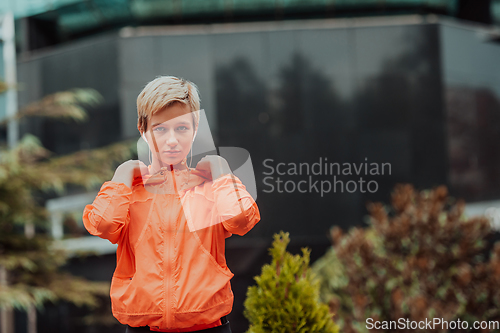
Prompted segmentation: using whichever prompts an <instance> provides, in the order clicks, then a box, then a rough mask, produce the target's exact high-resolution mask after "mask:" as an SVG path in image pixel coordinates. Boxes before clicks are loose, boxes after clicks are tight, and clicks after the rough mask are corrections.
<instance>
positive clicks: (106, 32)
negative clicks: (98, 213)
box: [0, 0, 500, 333]
mask: <svg viewBox="0 0 500 333" xmlns="http://www.w3.org/2000/svg"><path fill="white" fill-rule="evenodd" d="M0 19H1V22H2V27H1V30H0V39H1V44H0V54H2V61H0V80H1V81H4V82H7V84H8V85H9V86H8V87H10V88H8V89H7V91H6V93H4V94H2V95H1V96H0V117H4V118H5V117H7V116H8V115H12V114H15V112H16V110H17V109H21V108H23V107H25V106H27V105H30V103H33V102H36V101H38V100H41V99H42V98H44V97H45V96H47V95H50V94H54V93H56V92H59V91H67V90H69V89H73V88H92V89H94V90H95V91H97V92H98V93H99V94H100V95H102V97H103V101H102V103H100V104H98V105H96V106H93V107H89V108H88V109H87V110H88V120H87V121H86V122H78V123H77V122H60V121H58V120H55V119H50V118H36V119H25V120H23V121H20V122H10V123H9V125H8V126H4V128H3V129H2V130H1V132H0V135H1V139H2V140H3V142H4V143H5V144H9V145H11V146H13V145H15V144H16V142H17V140H19V138H21V137H22V136H23V135H24V134H26V133H30V134H32V135H35V136H36V137H38V138H39V139H40V142H41V143H42V144H43V146H44V147H45V148H47V149H48V150H50V151H52V152H54V153H55V155H56V156H65V155H67V154H73V153H76V152H79V151H82V150H89V149H98V148H102V147H106V146H108V145H110V144H113V143H116V142H121V141H124V140H132V139H137V138H138V137H139V133H138V131H137V112H136V103H135V100H136V98H137V95H138V93H139V92H140V91H141V89H142V88H143V87H144V85H145V84H146V83H147V82H149V81H150V80H152V79H153V78H155V77H156V76H158V75H174V76H180V77H184V78H186V79H188V80H191V81H193V82H195V83H196V84H197V85H198V87H199V89H200V92H201V101H202V103H201V105H202V108H203V109H205V111H206V114H207V117H208V121H209V124H210V128H211V131H212V134H213V135H214V140H215V143H216V146H227V147H230V146H234V147H242V148H245V149H246V150H248V151H249V152H250V155H251V158H252V163H253V167H254V170H255V176H256V181H257V189H258V198H257V204H258V206H259V208H260V213H261V218H262V219H261V221H260V222H259V223H258V224H257V225H256V227H255V228H254V229H253V230H251V231H250V232H249V233H248V234H247V235H245V236H244V237H239V236H237V235H234V236H232V237H231V238H229V239H227V241H226V242H227V250H226V257H227V262H228V266H229V268H230V269H231V270H232V271H233V273H234V274H235V277H234V278H233V280H232V281H231V283H232V287H233V291H234V295H235V304H234V307H233V312H232V313H231V314H230V315H229V320H230V321H231V325H232V328H233V332H243V331H245V330H246V328H247V327H248V321H247V320H246V319H245V317H244V316H243V301H244V299H245V295H246V289H247V287H248V286H249V285H252V284H253V283H254V280H253V277H254V276H255V275H257V274H259V273H260V269H261V266H262V265H263V264H264V263H266V262H268V261H269V256H268V253H267V248H268V247H269V246H270V244H271V241H272V235H273V234H274V233H275V232H278V231H280V230H285V231H287V232H290V238H291V244H290V251H292V252H298V250H299V249H300V247H302V246H308V247H309V248H311V249H312V253H311V259H312V261H314V260H315V259H317V258H319V257H320V256H322V255H323V254H324V253H325V251H326V250H327V248H328V247H329V246H330V244H331V241H330V239H329V229H330V228H331V227H332V226H340V227H341V228H343V229H348V228H350V227H353V226H362V225H364V217H365V215H366V213H367V212H366V208H365V205H366V203H367V202H369V201H384V202H387V201H388V200H389V198H390V192H391V189H392V188H393V187H394V185H395V184H397V183H412V184H414V185H415V187H417V188H419V189H423V188H430V187H433V186H437V185H446V186H447V187H448V188H449V191H450V193H451V195H453V196H454V197H458V198H464V199H465V200H466V201H467V209H468V211H469V212H470V214H476V213H478V214H481V213H484V212H485V211H486V209H488V208H491V207H500V0H400V1H396V0H308V1H298V0H276V1H269V0H204V1H200V0H1V2H0ZM10 32H14V34H11V33H10ZM325 157H326V158H327V159H328V161H329V162H338V163H361V162H365V161H369V162H374V163H390V164H391V166H392V169H391V174H385V175H378V176H373V177H371V178H370V179H373V180H376V181H377V183H378V190H377V191H376V192H375V193H368V192H366V193H361V192H360V191H356V192H354V193H346V192H344V193H333V192H331V193H328V194H325V195H324V196H320V195H319V194H318V193H300V192H298V191H294V192H292V193H287V192H284V193H278V192H277V191H272V192H270V191H264V190H265V189H267V187H266V186H265V184H264V178H265V177H266V175H265V174H264V173H265V172H268V171H269V170H268V169H267V168H266V167H265V166H264V161H265V160H266V159H273V160H274V162H273V163H269V164H273V165H276V164H277V163H279V162H283V163H302V162H305V163H309V164H312V163H315V162H318V161H319V159H320V158H323V160H324V159H325ZM294 177H295V178H294ZM326 178H327V177H326ZM326 178H325V179H326ZM351 178H352V179H357V178H359V177H351V176H342V175H341V176H340V177H339V179H342V180H344V181H347V180H349V179H351ZM283 179H284V180H294V179H295V180H298V179H299V178H297V176H284V177H283ZM300 179H305V178H300ZM98 189H99V187H98V186H97V187H94V189H93V190H82V188H80V187H74V188H73V187H72V188H69V189H67V190H66V191H65V193H64V195H58V196H55V195H53V196H49V197H47V196H46V197H43V200H42V202H43V205H44V206H45V207H46V209H47V211H48V218H47V220H48V221H49V222H50V223H49V224H48V234H50V235H51V237H53V238H54V239H56V240H61V241H63V242H62V243H61V244H63V246H64V247H65V248H66V249H68V250H70V251H73V252H74V253H75V256H74V258H73V259H70V260H69V261H68V263H67V264H66V266H65V270H67V271H69V272H71V273H72V274H74V275H76V276H82V277H85V278H87V279H88V280H91V281H108V282H109V281H110V280H111V276H112V274H113V271H114V267H115V261H116V257H115V250H116V248H115V246H113V245H112V244H111V243H109V242H108V241H105V240H101V239H98V238H97V237H92V236H89V234H88V233H87V232H86V230H85V229H84V227H83V224H82V222H81V214H82V211H83V207H84V206H85V205H86V204H89V203H91V202H92V201H93V199H94V197H95V195H96V193H97V190H98ZM269 192H270V193H269ZM86 250H93V251H95V255H92V256H86V257H85V258H84V259H82V258H80V257H78V256H76V253H77V252H78V251H86ZM107 307H109V304H108V305H107ZM104 308H106V307H104ZM108 310H109V309H108ZM102 311H104V310H102ZM88 314H89V311H87V310H84V309H83V310H82V309H80V308H77V307H75V306H74V305H71V304H69V303H65V302H61V303H58V304H56V305H50V304H48V305H47V306H45V309H43V310H42V309H39V310H38V312H37V320H36V328H37V330H38V332H51V333H57V332H68V331H71V332H124V327H123V326H122V325H120V324H119V323H118V322H117V321H116V320H114V319H113V318H112V317H111V320H109V321H105V320H101V321H99V320H97V321H88V320H87V321H84V320H82V318H83V317H85V316H88ZM26 316H27V315H26V313H25V312H23V311H18V310H16V311H14V314H13V315H12V318H13V319H11V320H10V321H9V323H10V324H9V325H3V326H2V327H3V331H2V333H11V332H16V333H24V332H28V331H29V330H28V326H29V325H28V324H27V322H28V320H27V319H26V318H27V317H26ZM2 318H4V317H2ZM0 319H1V318H0ZM6 320H7V319H4V323H5V322H6ZM113 320H114V321H113ZM31 332H32V331H31Z"/></svg>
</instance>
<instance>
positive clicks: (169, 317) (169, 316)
mask: <svg viewBox="0 0 500 333" xmlns="http://www.w3.org/2000/svg"><path fill="white" fill-rule="evenodd" d="M170 172H171V176H172V181H173V184H174V192H175V195H178V193H177V184H176V181H175V174H174V168H173V166H171V169H170ZM174 200H175V199H174ZM174 200H173V201H174ZM169 201H170V200H169ZM169 206H171V205H169ZM171 207H172V206H171ZM170 212H171V214H170V216H169V218H170V219H169V220H168V222H169V223H168V226H167V235H169V233H172V236H173V233H174V232H176V220H177V219H176V218H175V216H172V213H173V212H175V209H173V210H170ZM172 218H173V219H172ZM172 220H173V222H174V226H173V228H172V225H171V223H170V222H172ZM167 237H168V236H167ZM168 238H170V237H168ZM173 245H174V244H173V242H171V241H170V239H166V240H165V248H166V261H165V263H166V267H165V272H166V285H167V286H166V291H167V297H166V298H167V306H166V307H165V316H166V317H167V327H168V328H171V327H172V313H171V311H170V310H171V308H170V307H171V299H170V295H171V290H170V288H171V283H170V282H171V281H170V280H171V277H172V271H171V268H172V267H171V263H172V258H171V257H170V253H171V248H170V247H171V246H173Z"/></svg>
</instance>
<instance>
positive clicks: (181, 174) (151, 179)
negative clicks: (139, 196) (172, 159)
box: [133, 165, 212, 191]
mask: <svg viewBox="0 0 500 333" xmlns="http://www.w3.org/2000/svg"><path fill="white" fill-rule="evenodd" d="M150 170H151V165H149V166H148V170H147V171H144V172H143V173H142V175H141V177H136V178H135V179H134V181H133V185H136V184H139V183H143V184H144V185H160V184H162V183H165V182H166V183H170V182H171V181H172V177H173V176H175V182H176V184H177V188H178V190H179V191H182V190H189V189H190V188H193V187H195V186H198V185H201V184H203V183H204V182H206V181H211V180H212V175H211V174H210V172H209V171H201V170H197V169H194V168H188V169H185V170H175V169H174V171H171V170H170V169H169V168H168V167H164V168H162V169H161V170H160V171H158V172H157V173H155V174H154V175H151V174H150V173H149V172H150ZM141 178H142V179H141Z"/></svg>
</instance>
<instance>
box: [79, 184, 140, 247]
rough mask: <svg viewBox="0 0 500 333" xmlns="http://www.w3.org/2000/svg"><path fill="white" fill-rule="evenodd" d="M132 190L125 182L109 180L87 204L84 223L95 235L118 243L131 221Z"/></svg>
mask: <svg viewBox="0 0 500 333" xmlns="http://www.w3.org/2000/svg"><path fill="white" fill-rule="evenodd" d="M131 196H132V190H131V189H130V188H129V187H128V186H127V185H125V184H122V183H117V182H112V181H107V182H105V183H104V184H103V185H102V186H101V189H100V191H99V193H98V194H97V197H96V198H95V200H94V202H93V203H92V204H91V205H87V206H85V209H84V211H83V224H84V225H85V228H86V229H87V231H88V232H89V233H90V234H91V235H94V236H99V237H101V238H104V239H108V240H110V241H111V243H113V244H116V243H117V242H118V241H119V240H120V237H121V235H122V234H123V233H124V230H125V229H126V228H127V226H128V223H129V221H130V214H129V207H130V199H131Z"/></svg>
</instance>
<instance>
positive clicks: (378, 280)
mask: <svg viewBox="0 0 500 333" xmlns="http://www.w3.org/2000/svg"><path fill="white" fill-rule="evenodd" d="M368 210H369V212H370V221H369V224H370V226H369V227H368V228H365V229H362V228H354V229H352V230H351V231H350V232H349V233H348V234H347V235H344V234H342V231H341V230H340V229H339V228H333V229H332V238H333V241H334V245H333V247H332V248H331V249H330V251H329V252H327V254H326V255H325V256H324V257H323V258H320V259H319V260H318V261H316V262H315V264H314V265H313V267H312V269H313V271H314V272H315V273H316V274H317V275H318V276H319V277H320V279H321V287H320V291H321V297H322V300H323V301H324V302H327V303H328V304H329V305H330V309H331V312H334V313H336V315H337V316H338V318H334V319H335V320H336V322H338V324H339V326H340V328H341V329H342V331H345V332H367V331H368V329H367V327H366V324H367V323H366V320H367V319H368V318H372V320H374V321H375V320H376V321H398V320H399V318H403V319H405V320H406V319H408V320H410V321H421V320H424V321H425V319H428V320H432V319H433V318H440V319H441V320H446V321H455V322H456V321H457V320H458V319H460V320H461V321H467V322H468V327H469V330H472V329H471V327H472V324H473V321H475V320H499V319H500V288H498V286H500V246H499V244H496V246H495V248H494V251H493V253H492V255H491V256H489V258H485V252H486V248H485V246H486V238H487V237H488V236H490V235H491V230H490V225H489V221H488V220H487V219H486V218H484V217H477V218H469V219H467V218H465V217H464V215H463V210H464V203H463V202H462V201H455V200H453V199H451V198H450V197H448V192H447V189H446V188H445V187H444V186H441V187H438V188H436V189H434V190H428V191H422V192H417V191H415V190H414V188H413V187H412V186H411V185H399V186H397V187H396V188H395V190H394V192H393V194H392V207H385V206H384V205H382V204H380V203H375V204H370V205H368ZM486 254H487V253H486ZM398 328H399V327H398ZM383 331H384V332H394V331H398V332H410V331H411V332H414V331H416V330H415V329H401V328H399V329H392V330H391V329H384V330H383ZM418 331H419V332H427V331H431V330H426V329H418ZM443 331H447V329H446V326H439V327H436V330H434V331H433V332H443ZM465 331H467V330H465Z"/></svg>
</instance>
